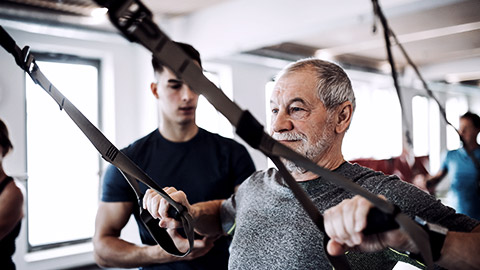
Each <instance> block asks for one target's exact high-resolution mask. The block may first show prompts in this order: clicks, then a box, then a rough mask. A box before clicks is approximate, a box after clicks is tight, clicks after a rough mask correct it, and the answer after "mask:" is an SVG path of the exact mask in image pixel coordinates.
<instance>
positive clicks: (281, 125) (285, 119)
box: [272, 111, 293, 133]
mask: <svg viewBox="0 0 480 270" xmlns="http://www.w3.org/2000/svg"><path fill="white" fill-rule="evenodd" d="M292 129H293V122H292V119H290V116H289V115H288V114H286V113H285V112H283V111H279V112H278V113H277V114H276V115H274V116H273V117H272V131H273V132H277V133H279V132H285V131H290V130H292Z"/></svg>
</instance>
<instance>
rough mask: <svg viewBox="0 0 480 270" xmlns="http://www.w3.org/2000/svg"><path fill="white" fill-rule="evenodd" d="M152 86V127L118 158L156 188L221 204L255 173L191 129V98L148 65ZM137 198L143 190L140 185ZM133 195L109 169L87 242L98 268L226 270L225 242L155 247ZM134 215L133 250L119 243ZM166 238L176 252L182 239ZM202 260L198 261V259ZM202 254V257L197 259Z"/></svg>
mask: <svg viewBox="0 0 480 270" xmlns="http://www.w3.org/2000/svg"><path fill="white" fill-rule="evenodd" d="M177 45H179V46H180V47H181V48H182V49H183V50H184V51H185V52H186V53H187V54H188V55H189V56H190V57H192V58H193V59H194V60H195V61H196V64H197V65H198V66H199V68H201V60H200V55H199V53H198V52H197V51H196V50H195V49H194V48H193V47H192V46H190V45H187V44H183V43H177ZM152 64H153V67H154V70H155V77H156V79H157V82H155V83H152V84H151V91H152V94H153V96H154V97H155V98H156V99H157V101H158V112H159V127H158V129H156V130H154V131H153V132H152V133H150V134H149V135H147V136H145V137H143V138H141V139H139V140H137V141H135V142H134V143H133V144H131V145H130V146H128V147H127V148H125V149H123V152H124V153H125V154H126V155H127V156H128V157H129V158H130V159H132V160H133V161H134V162H135V163H136V164H137V165H138V166H139V167H140V168H141V169H143V170H144V171H145V172H146V173H147V174H148V175H149V176H150V177H151V178H152V179H153V180H154V181H156V182H157V184H158V185H159V186H174V187H176V188H178V189H182V190H184V191H185V192H186V193H187V194H188V196H189V198H191V200H192V201H195V202H201V201H208V200H213V199H225V198H228V197H229V196H230V195H231V194H232V193H233V192H234V191H235V189H236V187H237V186H238V185H239V184H240V183H241V182H242V181H243V180H244V179H245V178H247V177H248V176H249V175H250V174H252V172H253V171H254V170H255V167H254V164H253V161H252V159H251V158H250V156H249V154H248V152H247V150H246V149H245V147H243V146H242V145H240V144H238V143H236V142H235V141H233V140H231V139H227V138H223V137H221V136H219V135H216V134H212V133H210V132H207V131H206V130H203V129H201V128H199V127H198V126H197V125H196V123H195V110H196V108H197V101H198V94H196V93H195V92H193V91H192V90H191V89H190V87H189V86H188V85H186V84H185V83H184V82H183V81H182V80H181V79H180V78H177V77H176V76H175V74H173V73H172V71H171V70H170V69H169V68H168V67H165V66H162V65H160V64H159V63H157V62H156V61H155V60H152ZM140 187H141V189H142V191H143V192H145V190H146V189H147V187H146V186H145V185H143V184H140ZM138 209H139V206H138V205H137V200H136V197H135V195H134V193H133V190H132V189H131V188H130V186H129V185H128V183H127V182H126V181H125V179H124V178H123V177H122V175H121V174H120V173H119V171H118V170H117V169H116V168H115V167H113V166H110V167H109V168H108V170H107V172H106V173H105V176H104V179H103V190H102V202H100V205H99V208H98V213H97V219H96V232H95V236H94V247H95V258H96V261H97V263H98V264H99V265H100V266H103V267H124V268H132V267H142V269H226V268H227V261H228V239H227V238H226V237H222V238H220V239H218V240H216V241H215V239H216V237H214V238H210V237H202V238H200V239H197V240H195V243H194V249H193V251H192V252H191V253H190V254H189V255H188V256H186V257H183V258H179V257H175V256H172V255H169V254H168V253H166V252H165V251H164V250H163V249H162V248H161V247H160V246H158V245H156V243H155V241H154V240H153V238H152V237H151V236H150V235H149V233H148V231H147V230H146V228H145V227H144V226H143V224H142V222H141V221H140V220H139V217H138ZM132 213H133V214H134V216H135V218H136V220H137V223H138V226H139V229H140V236H141V239H142V242H143V243H144V244H146V245H145V246H137V245H134V244H132V243H129V242H126V241H124V240H122V239H120V238H119V236H120V232H121V230H122V229H123V227H124V226H125V225H126V223H127V222H128V220H129V217H130V215H131V214H132ZM169 233H170V235H171V236H172V237H173V238H174V241H175V242H176V243H177V245H180V246H179V249H182V248H183V249H184V250H185V248H186V247H188V243H187V240H186V239H184V238H183V237H182V236H181V235H180V234H178V233H177V232H176V231H170V232H169ZM205 254H206V255H205ZM204 255H205V256H204Z"/></svg>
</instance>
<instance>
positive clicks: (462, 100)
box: [445, 96, 468, 150]
mask: <svg viewBox="0 0 480 270" xmlns="http://www.w3.org/2000/svg"><path fill="white" fill-rule="evenodd" d="M467 110H468V101H467V98H466V97H465V96H458V97H450V98H448V99H447V103H446V105H445V112H446V114H447V119H448V121H449V122H450V123H452V125H453V126H454V127H455V128H457V129H458V128H459V126H460V116H462V115H463V114H464V113H466V112H467ZM459 147H460V137H459V136H458V133H457V132H456V131H455V130H454V129H453V128H452V127H451V126H449V125H447V149H448V150H454V149H457V148H459Z"/></svg>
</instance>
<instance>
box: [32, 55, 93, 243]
mask: <svg viewBox="0 0 480 270" xmlns="http://www.w3.org/2000/svg"><path fill="white" fill-rule="evenodd" d="M37 64H38V65H39V67H40V69H41V70H42V72H43V73H44V74H45V76H46V77H47V78H48V79H49V80H50V81H51V82H52V83H53V85H55V86H56V87H57V88H58V89H59V90H60V91H61V92H62V93H63V94H64V95H65V96H66V97H67V98H68V99H69V100H70V101H71V102H72V103H73V104H74V105H75V106H76V107H77V108H78V109H79V110H80V111H81V112H82V113H83V114H84V115H85V116H86V117H87V118H88V119H89V120H90V121H91V122H92V123H93V124H94V125H96V126H98V120H97V119H98V69H97V67H95V66H92V65H83V64H67V63H59V62H46V61H37ZM26 99H27V164H28V166H27V171H28V183H27V189H28V191H27V192H28V193H27V196H28V205H27V207H28V216H27V220H28V241H29V245H30V246H32V247H35V246H41V245H50V244H55V243H62V242H68V241H73V240H79V239H88V238H91V237H92V236H93V232H94V221H95V213H96V209H97V201H98V183H99V182H98V181H99V155H98V153H97V151H96V150H95V148H94V147H93V146H92V145H91V144H90V142H89V141H88V139H87V138H86V137H85V135H84V134H83V133H82V132H81V131H80V130H79V129H78V127H77V126H76V125H75V124H74V123H73V122H72V120H71V119H70V118H69V117H68V116H67V114H66V113H65V112H63V111H60V110H59V106H58V105H57V104H56V103H55V101H54V100H53V99H52V98H51V97H50V96H49V95H48V94H47V93H45V91H44V90H43V89H41V88H40V87H39V86H38V85H35V84H34V83H33V81H32V80H31V79H30V77H28V76H27V78H26Z"/></svg>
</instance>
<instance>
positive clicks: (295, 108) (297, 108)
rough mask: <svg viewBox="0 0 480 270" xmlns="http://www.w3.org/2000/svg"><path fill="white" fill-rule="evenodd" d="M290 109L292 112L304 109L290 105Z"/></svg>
mask: <svg viewBox="0 0 480 270" xmlns="http://www.w3.org/2000/svg"><path fill="white" fill-rule="evenodd" d="M290 110H291V111H292V112H300V111H304V109H302V108H299V107H292V108H290Z"/></svg>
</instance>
